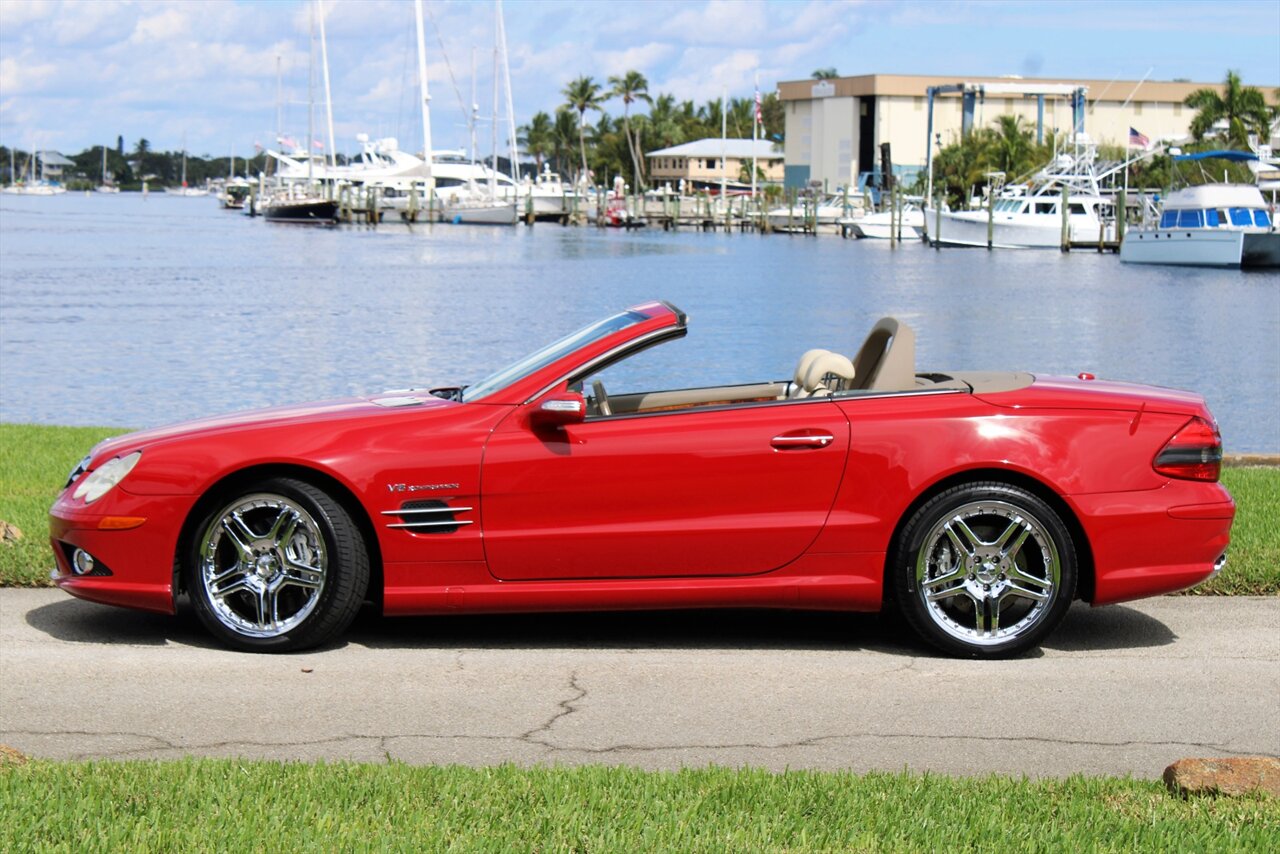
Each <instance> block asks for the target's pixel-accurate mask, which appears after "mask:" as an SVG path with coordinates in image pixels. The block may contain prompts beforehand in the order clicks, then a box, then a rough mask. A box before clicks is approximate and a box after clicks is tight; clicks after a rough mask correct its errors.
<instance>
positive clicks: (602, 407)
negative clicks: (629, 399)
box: [591, 380, 613, 415]
mask: <svg viewBox="0 0 1280 854" xmlns="http://www.w3.org/2000/svg"><path fill="white" fill-rule="evenodd" d="M591 391H592V393H594V394H595V396H596V412H598V413H600V414H601V415H612V414H613V410H612V409H610V408H609V395H607V394H605V393H604V383H602V382H600V380H596V381H595V382H593V383H592V384H591Z"/></svg>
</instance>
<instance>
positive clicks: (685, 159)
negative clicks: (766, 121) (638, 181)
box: [645, 138, 783, 188]
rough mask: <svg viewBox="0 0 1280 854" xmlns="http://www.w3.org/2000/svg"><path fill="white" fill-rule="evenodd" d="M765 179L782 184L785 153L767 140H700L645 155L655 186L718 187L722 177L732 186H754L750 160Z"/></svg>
mask: <svg viewBox="0 0 1280 854" xmlns="http://www.w3.org/2000/svg"><path fill="white" fill-rule="evenodd" d="M752 155H754V156H755V159H756V169H757V170H759V173H760V174H762V175H763V177H760V178H758V179H757V180H759V181H760V182H761V183H762V184H780V183H782V178H783V163H782V150H781V149H780V148H778V147H777V146H776V145H775V144H774V143H772V142H770V141H768V140H766V139H760V140H752V139H719V138H715V139H698V140H694V141H693V142H686V143H684V144H683V145H673V146H672V147H670V148H661V149H658V150H657V151H650V152H648V153H646V154H645V159H647V160H648V161H649V183H650V184H652V185H654V186H661V185H662V184H671V186H673V187H674V186H676V184H678V183H679V182H680V181H684V182H685V186H686V187H689V188H693V187H709V186H712V185H718V184H719V183H720V179H721V177H722V176H723V177H724V178H725V180H726V181H728V182H729V183H745V184H749V183H751V178H750V175H751V158H752Z"/></svg>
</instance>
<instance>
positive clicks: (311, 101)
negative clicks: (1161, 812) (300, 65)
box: [306, 5, 316, 193]
mask: <svg viewBox="0 0 1280 854" xmlns="http://www.w3.org/2000/svg"><path fill="white" fill-rule="evenodd" d="M310 12H311V41H310V42H309V43H308V54H307V142H306V150H307V192H308V193H309V192H311V182H312V180H313V179H314V178H315V165H316V164H315V161H314V160H313V159H312V158H311V140H312V138H313V136H314V134H315V117H314V116H313V112H314V110H313V109H312V108H313V107H314V106H315V101H316V95H315V83H316V7H315V6H314V5H313V6H311V8H310Z"/></svg>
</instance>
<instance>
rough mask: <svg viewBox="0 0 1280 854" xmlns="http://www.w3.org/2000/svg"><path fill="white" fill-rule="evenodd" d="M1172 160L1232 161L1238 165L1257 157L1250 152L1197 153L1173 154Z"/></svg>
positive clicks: (1224, 150)
mask: <svg viewBox="0 0 1280 854" xmlns="http://www.w3.org/2000/svg"><path fill="white" fill-rule="evenodd" d="M1173 159H1174V160H1213V159H1216V160H1234V161H1236V162H1238V163H1240V162H1244V161H1246V160H1257V159H1258V155H1256V154H1254V153H1253V152H1251V151H1229V150H1226V149H1223V150H1221V151H1197V152H1196V153H1195V154H1175V155H1174V156H1173Z"/></svg>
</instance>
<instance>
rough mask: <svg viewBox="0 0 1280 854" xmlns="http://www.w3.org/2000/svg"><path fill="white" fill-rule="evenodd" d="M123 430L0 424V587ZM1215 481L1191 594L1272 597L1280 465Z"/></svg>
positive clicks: (44, 572)
mask: <svg viewBox="0 0 1280 854" xmlns="http://www.w3.org/2000/svg"><path fill="white" fill-rule="evenodd" d="M123 432H125V431H124V430H121V429H119V428H115V429H113V428H109V427H44V426H34V425H27V424H0V519H2V520H4V521H6V522H11V523H13V524H15V525H17V526H18V527H19V528H20V529H21V530H22V532H23V534H24V537H23V539H22V540H21V541H19V542H18V543H17V544H16V545H0V586H9V587H35V586H43V585H47V584H48V583H49V570H50V569H51V568H52V566H53V556H52V554H51V553H50V551H49V545H48V540H47V534H46V532H47V530H48V521H47V516H46V514H47V513H48V510H49V505H50V504H52V503H53V499H54V497H55V496H56V495H57V492H58V490H59V489H60V488H61V487H62V484H63V482H64V481H65V480H66V477H67V474H68V473H69V472H70V471H71V467H72V466H74V465H75V464H76V461H77V460H79V459H80V458H81V457H83V456H84V455H85V453H87V452H88V450H89V448H91V447H92V446H93V445H94V443H95V442H98V441H100V440H101V439H104V438H106V437H107V436H113V435H116V434H119V433H123ZM1222 480H1223V482H1224V483H1225V484H1226V485H1227V488H1228V489H1230V490H1231V494H1232V495H1233V496H1235V499H1236V504H1237V505H1238V507H1239V512H1238V513H1237V515H1236V521H1235V526H1234V527H1233V529H1232V534H1231V551H1230V555H1229V560H1228V562H1227V568H1226V569H1225V570H1224V571H1223V572H1222V574H1221V575H1219V576H1218V577H1217V578H1215V579H1214V580H1213V581H1210V582H1209V583H1207V584H1202V585H1201V586H1199V587H1197V588H1195V590H1193V591H1191V592H1192V593H1193V594H1196V595H1204V594H1218V595H1221V594H1241V595H1259V596H1261V595H1271V596H1274V595H1277V594H1280V526H1277V524H1276V521H1275V520H1276V519H1280V469H1274V468H1229V469H1225V470H1224V472H1223V476H1222Z"/></svg>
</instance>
